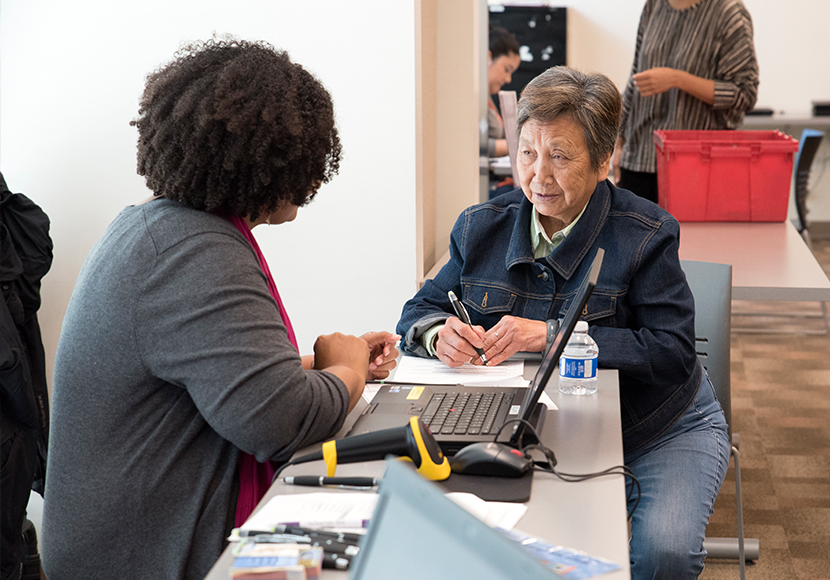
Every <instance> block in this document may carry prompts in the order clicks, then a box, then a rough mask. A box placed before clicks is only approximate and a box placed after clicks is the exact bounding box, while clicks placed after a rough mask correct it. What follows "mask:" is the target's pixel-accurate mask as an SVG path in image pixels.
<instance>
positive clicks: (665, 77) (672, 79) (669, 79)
mask: <svg viewBox="0 0 830 580" xmlns="http://www.w3.org/2000/svg"><path fill="white" fill-rule="evenodd" d="M676 80H677V71H676V70H675V69H673V68H667V67H658V68H650V69H648V70H644V71H643V72H641V73H637V74H635V75H634V85H635V86H636V87H637V90H638V91H640V94H641V95H643V96H644V97H650V96H652V95H659V94H660V93H665V92H666V91H668V90H669V89H671V88H674V87H676V86H677V82H676Z"/></svg>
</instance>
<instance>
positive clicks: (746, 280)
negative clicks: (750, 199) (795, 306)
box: [680, 220, 830, 302]
mask: <svg viewBox="0 0 830 580" xmlns="http://www.w3.org/2000/svg"><path fill="white" fill-rule="evenodd" d="M680 259H681V260H697V261H701V262H718V263H720V264H732V298H733V299H734V300H789V301H819V302H821V301H824V302H827V301H830V280H828V279H827V276H826V275H825V273H824V270H822V269H821V266H820V265H819V263H818V262H817V261H816V259H815V257H814V256H813V254H812V252H811V251H810V249H809V248H808V247H807V244H805V243H804V240H803V239H802V238H801V236H800V235H799V234H798V232H797V231H796V229H795V227H794V226H793V225H792V223H790V222H789V220H788V221H785V222H780V223H759V222H718V223H714V222H707V223H692V222H684V223H681V224H680Z"/></svg>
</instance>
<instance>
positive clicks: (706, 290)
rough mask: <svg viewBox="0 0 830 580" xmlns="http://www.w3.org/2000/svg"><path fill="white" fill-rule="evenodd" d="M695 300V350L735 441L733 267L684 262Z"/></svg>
mask: <svg viewBox="0 0 830 580" xmlns="http://www.w3.org/2000/svg"><path fill="white" fill-rule="evenodd" d="M680 266H681V267H682V268H683V271H684V272H685V273H686V281H687V282H688V284H689V288H691V290H692V295H693V296H694V298H695V349H696V350H697V356H698V358H700V362H701V363H703V368H705V369H706V372H707V373H708V374H709V380H710V381H711V382H712V386H713V387H714V388H715V394H716V395H717V396H718V401H720V404H721V407H723V413H724V415H725V416H726V423H727V424H728V425H729V437H730V440H731V438H732V396H731V388H732V382H731V380H730V377H731V362H732V359H731V354H730V350H729V349H730V340H731V331H732V266H731V264H715V263H713V262H694V261H691V260H681V261H680Z"/></svg>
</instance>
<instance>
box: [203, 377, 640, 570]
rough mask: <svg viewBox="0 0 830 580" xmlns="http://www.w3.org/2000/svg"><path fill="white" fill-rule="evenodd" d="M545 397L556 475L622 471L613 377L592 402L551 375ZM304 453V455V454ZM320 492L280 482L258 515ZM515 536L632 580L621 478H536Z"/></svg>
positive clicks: (354, 470)
mask: <svg viewBox="0 0 830 580" xmlns="http://www.w3.org/2000/svg"><path fill="white" fill-rule="evenodd" d="M535 367H536V364H535V363H531V362H528V363H526V364H525V378H528V379H529V378H532V376H533V374H534V373H535ZM547 393H548V395H550V397H551V399H552V400H553V401H554V403H556V405H557V406H558V407H559V410H556V411H548V414H547V416H546V419H545V425H544V428H543V431H542V440H543V442H544V443H545V444H546V445H547V446H548V447H550V448H551V449H553V451H554V452H555V453H556V457H557V459H558V465H557V469H558V470H561V471H562V472H566V473H588V472H596V471H601V470H604V469H607V468H609V467H613V466H615V465H622V460H623V452H622V429H621V426H620V402H619V383H618V378H617V372H616V371H614V370H604V369H600V371H599V389H598V393H597V395H596V396H593V395H592V396H586V397H577V396H568V395H562V394H560V393H559V389H558V377H557V375H556V374H554V376H553V377H552V379H551V381H550V382H549V385H548V388H547ZM362 407H365V403H363V402H362V401H361V404H359V405H358V407H356V409H355V412H353V413H352V415H351V416H350V419H351V420H348V419H347V425H346V427H345V428H344V432H345V429H347V428H349V427H350V425H351V423H352V422H354V419H355V415H356V412H360V411H361V410H362ZM306 451H308V450H303V452H306ZM383 469H384V463H383V462H382V461H373V462H366V463H355V464H346V465H341V466H338V468H337V475H338V476H349V475H354V476H376V477H379V476H382V475H383ZM324 474H325V465H324V464H323V462H322V461H317V462H312V463H306V464H302V465H297V466H292V467H289V468H287V469H286V470H285V472H284V475H324ZM321 489H323V488H303V487H299V486H291V485H285V484H284V483H282V482H277V483H275V484H274V485H272V486H271V489H270V490H269V491H268V493H267V494H266V496H265V497H264V498H263V500H262V502H261V503H260V507H261V506H262V505H264V503H265V502H267V501H268V500H269V499H270V498H271V497H273V496H274V495H277V494H297V493H309V492H317V491H320V490H321ZM329 491H331V492H332V493H337V492H338V490H329ZM367 493H371V492H367ZM516 529H518V530H521V531H523V532H526V533H529V534H533V535H536V536H538V537H540V538H542V539H544V540H547V541H548V542H550V543H552V544H558V545H562V546H566V547H569V548H575V549H577V550H583V551H585V552H587V553H589V554H590V555H592V556H595V557H599V558H605V559H608V560H611V561H613V562H615V563H617V564H619V565H620V566H621V568H620V569H618V570H616V571H614V572H611V573H608V574H604V575H603V576H602V578H603V579H607V580H622V579H628V578H630V573H629V568H628V561H629V555H628V524H627V512H626V501H625V481H624V480H623V478H622V476H619V475H615V476H610V477H599V478H596V479H593V480H589V481H584V482H579V483H566V482H563V481H561V480H559V479H557V478H556V477H555V476H553V475H551V474H546V473H536V474H534V476H533V489H532V493H531V498H530V502H528V511H527V513H526V514H525V516H524V517H523V518H522V520H521V521H520V522H519V524H518V525H517V526H516ZM232 562H233V555H232V553H231V548H230V547H229V548H227V549H226V550H225V551H224V553H223V554H222V556H221V558H220V559H219V560H218V561H217V562H216V564H215V565H214V567H213V568H212V569H211V571H210V573H209V574H208V576H207V577H206V578H207V580H227V578H229V573H228V570H229V568H230V565H231V563H232ZM401 565H402V566H406V565H407V563H406V562H401ZM347 577H348V572H345V571H335V570H324V572H323V578H325V579H327V580H334V579H337V578H341V579H345V578H347Z"/></svg>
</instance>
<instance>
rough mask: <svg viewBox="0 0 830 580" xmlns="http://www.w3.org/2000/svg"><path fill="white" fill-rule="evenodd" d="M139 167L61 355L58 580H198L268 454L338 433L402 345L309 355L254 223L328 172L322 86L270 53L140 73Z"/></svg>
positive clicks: (335, 141) (53, 507)
mask: <svg viewBox="0 0 830 580" xmlns="http://www.w3.org/2000/svg"><path fill="white" fill-rule="evenodd" d="M133 124H134V125H135V126H136V127H137V129H138V135H139V137H138V173H139V174H140V175H143V176H144V177H145V179H146V182H147V186H148V187H149V188H150V189H151V190H152V191H153V194H154V195H153V196H152V197H151V198H150V199H149V200H145V201H144V202H142V203H139V204H136V205H135V206H130V207H127V208H125V209H124V210H123V211H122V212H121V213H120V214H119V215H118V217H117V218H116V219H115V221H114V222H113V223H112V224H110V226H109V228H108V229H107V232H106V233H105V234H104V237H103V238H102V239H101V240H99V242H98V243H97V244H96V246H95V247H94V248H93V249H92V251H91V252H90V254H89V256H88V257H87V260H86V262H85V264H84V266H83V268H82V270H81V273H80V275H79V276H78V281H77V284H76V287H75V290H74V292H73V295H72V299H71V301H70V304H69V307H68V308H67V312H66V317H65V319H64V321H63V328H62V332H61V337H60V341H59V343H58V352H57V354H56V357H55V368H54V379H53V403H52V441H51V444H52V445H51V447H50V450H49V463H48V468H47V482H46V488H47V490H48V492H46V494H45V495H46V498H47V499H46V501H45V504H44V518H43V536H44V540H43V565H44V570H45V571H46V573H47V575H48V577H49V578H50V580H61V579H63V578H87V579H90V578H92V579H95V578H102V579H103V578H116V577H120V576H121V575H123V574H124V573H127V571H129V572H128V573H129V576H130V577H132V578H139V579H140V578H148V579H149V578H154V579H155V578H166V579H178V578H181V579H185V578H202V577H204V576H205V575H206V574H207V572H208V570H209V569H210V567H211V566H212V565H213V563H214V562H215V561H216V559H217V558H218V557H219V555H220V554H221V552H222V549H223V548H224V544H225V538H226V537H227V535H228V533H229V532H230V530H231V529H232V528H233V527H234V526H238V525H240V524H241V523H243V522H244V521H245V519H247V517H248V515H250V513H251V511H252V510H253V508H254V507H255V506H256V504H257V502H258V501H259V499H260V498H261V497H262V495H263V494H264V492H265V491H266V489H267V487H268V485H269V483H270V480H271V475H272V474H273V472H274V465H273V463H272V462H273V461H283V460H286V459H287V458H289V457H290V456H291V455H292V453H293V452H294V451H295V450H296V449H298V448H299V447H302V446H304V445H308V444H310V443H313V442H315V441H320V440H323V439H326V438H329V437H331V436H333V435H334V434H335V433H336V432H337V431H338V430H339V429H340V428H341V426H342V424H343V421H344V419H345V417H346V415H347V413H348V412H349V411H350V410H351V409H352V408H353V407H354V405H355V404H356V402H357V400H358V399H359V397H360V396H361V394H362V392H363V388H364V385H365V381H366V380H367V379H374V378H383V377H385V376H387V375H388V374H389V370H390V369H391V368H393V367H394V364H395V358H396V356H397V350H396V349H395V346H394V345H395V342H396V341H397V339H398V338H399V337H398V336H395V335H392V334H390V333H388V332H376V333H368V334H366V335H364V336H362V337H355V336H347V335H343V334H339V333H336V334H332V335H327V336H321V337H319V338H318V339H317V342H316V343H315V345H314V355H310V356H305V357H301V356H300V354H299V353H298V351H297V341H296V338H295V336H294V331H293V329H292V327H291V322H290V321H289V319H288V315H287V313H286V312H285V308H284V307H283V304H282V301H281V300H280V297H279V293H278V292H277V288H276V286H275V284H274V281H273V278H272V276H271V273H270V271H269V269H268V265H267V263H266V262H265V258H264V256H263V255H262V252H261V251H260V250H259V247H258V246H257V243H256V240H255V239H254V237H253V235H252V234H251V229H252V228H253V227H255V226H257V225H259V224H263V223H269V224H272V225H276V224H281V223H284V222H288V221H291V220H293V219H294V218H295V217H296V215H297V210H298V208H299V207H300V206H303V205H305V204H307V203H309V202H310V201H311V200H312V198H313V197H314V195H315V194H316V192H317V189H318V188H319V187H320V185H322V184H323V183H326V182H328V181H329V180H330V179H331V178H332V176H333V175H335V174H336V173H337V171H338V166H339V162H340V139H339V137H338V134H337V129H336V127H335V123H334V109H333V106H332V102H331V98H330V96H329V94H328V92H327V91H326V89H325V88H324V87H323V86H322V85H321V84H320V83H319V82H318V81H317V80H316V79H315V78H314V77H313V76H312V75H311V74H310V73H308V72H307V71H306V70H305V69H303V68H302V67H301V66H300V65H298V64H296V63H293V62H291V60H290V59H289V56H288V54H286V53H285V52H282V51H278V50H275V49H274V48H272V47H271V46H269V45H267V44H265V43H261V42H259V43H256V42H245V41H237V40H232V39H229V40H216V39H214V40H211V41H208V42H205V43H196V44H193V45H191V46H188V47H186V48H184V49H182V50H181V51H179V52H178V53H177V54H176V56H175V59H174V60H173V62H171V63H170V64H168V65H166V66H164V67H162V68H160V69H159V70H157V71H155V72H153V73H152V74H150V75H149V76H148V77H147V84H146V88H145V91H144V94H143V96H142V98H141V101H140V108H139V115H138V118H137V119H136V120H135V121H133Z"/></svg>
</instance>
